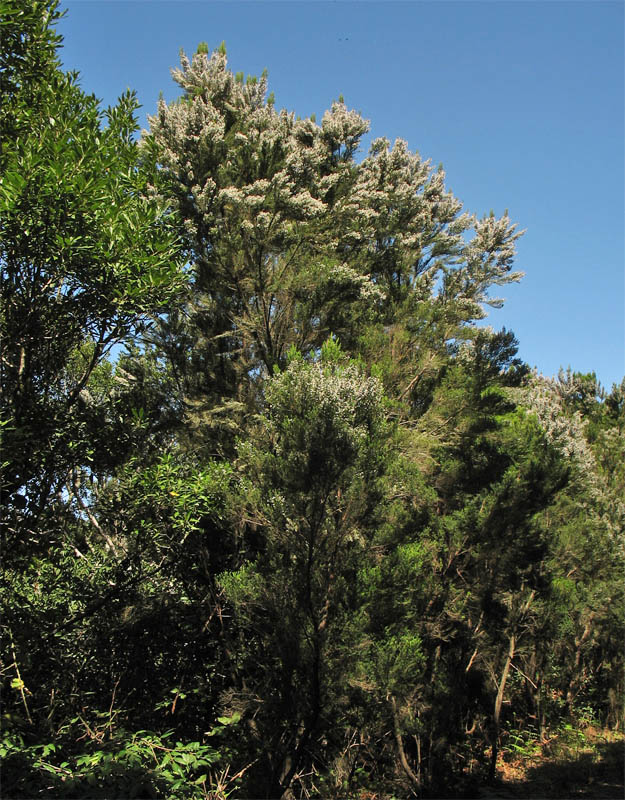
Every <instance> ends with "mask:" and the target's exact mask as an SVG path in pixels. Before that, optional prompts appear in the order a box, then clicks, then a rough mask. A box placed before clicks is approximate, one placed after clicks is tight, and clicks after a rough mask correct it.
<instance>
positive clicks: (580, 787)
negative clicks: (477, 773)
mask: <svg viewBox="0 0 625 800" xmlns="http://www.w3.org/2000/svg"><path fill="white" fill-rule="evenodd" d="M624 755H625V737H624V736H623V734H615V733H613V732H610V731H598V730H596V729H594V728H587V729H586V730H585V731H583V732H578V731H573V732H571V734H570V735H564V734H560V735H559V736H557V737H554V738H553V739H550V740H548V741H547V742H546V743H544V744H543V745H542V746H540V745H537V746H536V748H535V750H534V751H533V752H527V753H519V754H511V753H507V754H506V755H505V757H504V758H502V759H500V761H499V763H498V770H497V781H496V783H495V784H494V785H492V786H489V787H484V788H483V789H481V790H480V794H479V795H478V797H480V798H484V799H486V798H490V800H495V798H498V799H501V800H505V799H506V798H517V800H521V799H522V798H527V800H530V798H531V800H541V798H545V799H546V800H547V799H548V798H549V799H550V798H554V800H573V799H574V798H588V800H590V798H592V799H593V800H595V798H596V800H603V799H604V798H605V799H606V800H607V799H608V798H610V799H611V798H614V799H615V800H616V799H618V800H623V798H624V797H625V785H624V783H625V782H624V770H625V759H624Z"/></svg>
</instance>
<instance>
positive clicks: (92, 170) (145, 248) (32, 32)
mask: <svg viewBox="0 0 625 800" xmlns="http://www.w3.org/2000/svg"><path fill="white" fill-rule="evenodd" d="M2 12H3V14H2V17H3V21H2V34H3V38H2V69H3V72H2V76H3V77H2V81H3V84H2V91H3V104H2V113H1V116H0V125H1V135H2V141H3V147H2V156H1V160H0V163H1V166H2V180H1V183H0V265H1V267H2V318H1V320H0V326H1V330H0V336H1V341H2V353H1V359H2V383H3V392H2V425H3V433H4V441H3V454H4V458H5V463H4V468H3V477H2V493H3V494H2V496H3V500H4V501H5V502H11V503H16V502H17V503H19V504H21V505H23V504H25V503H27V504H28V508H29V512H30V513H31V514H32V515H34V516H35V517H36V515H37V514H38V513H39V512H40V511H41V510H42V508H43V506H44V504H45V503H46V501H47V500H48V499H49V497H50V496H51V495H52V494H54V493H58V492H59V491H60V489H61V487H62V486H63V484H64V482H65V479H66V476H67V472H68V470H69V469H70V468H71V467H72V466H73V465H75V464H81V465H87V464H88V463H89V460H90V453H89V441H88V440H89V434H88V433H87V434H85V435H81V429H82V432H83V433H84V426H85V425H87V427H88V422H89V412H88V409H87V408H86V406H88V405H89V401H88V396H87V395H86V394H85V390H86V388H87V385H88V382H89V379H90V377H91V376H92V374H93V372H94V369H95V368H96V367H97V365H98V364H99V363H100V362H101V361H102V359H103V358H104V357H105V355H106V354H107V353H108V352H110V350H111V348H112V347H113V346H114V345H116V344H118V343H119V342H121V341H123V340H124V339H125V338H127V337H128V336H130V335H132V334H133V333H134V332H135V331H136V330H137V328H138V326H139V325H140V324H141V322H142V320H144V319H146V318H147V316H149V315H152V314H154V313H156V312H157V311H158V309H159V308H160V307H162V306H163V304H165V303H166V302H167V301H169V300H171V298H172V297H173V296H175V294H176V292H177V290H178V288H179V287H180V285H181V281H182V273H181V261H180V256H179V248H178V245H177V241H176V234H175V231H174V229H173V228H172V225H171V220H170V215H169V213H168V212H167V211H165V209H164V208H163V207H162V206H161V205H159V204H158V203H157V202H155V201H154V200H153V199H148V198H147V197H146V189H147V183H148V180H149V179H150V175H151V168H150V165H149V164H148V163H147V162H145V160H140V158H139V152H138V147H137V144H136V142H135V141H134V134H135V132H136V130H137V124H136V119H135V116H134V112H135V110H136V108H137V101H136V98H135V96H134V95H133V94H132V93H130V92H129V93H127V94H125V95H124V96H122V97H121V98H120V101H119V103H118V105H117V106H115V107H113V108H109V109H107V111H106V112H102V111H101V110H100V108H99V105H98V101H97V100H96V98H95V97H93V96H89V95H87V94H85V93H84V92H83V91H82V90H81V89H80V87H79V85H78V77H77V75H76V74H72V73H69V74H66V73H64V72H63V71H61V69H60V68H59V62H58V60H57V58H56V54H55V48H56V47H57V46H58V44H59V41H60V40H59V37H58V36H56V35H55V34H54V32H53V27H52V26H53V24H54V22H55V21H56V20H57V19H58V18H59V16H60V14H59V12H58V3H57V2H55V1H54V0H52V1H51V2H39V1H38V0H33V2H31V3H27V4H24V3H17V2H13V1H12V0H7V1H6V2H3V5H2Z"/></svg>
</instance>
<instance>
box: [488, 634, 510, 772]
mask: <svg viewBox="0 0 625 800" xmlns="http://www.w3.org/2000/svg"><path fill="white" fill-rule="evenodd" d="M515 646H516V639H515V636H514V634H512V635H511V636H510V643H509V647H508V655H507V656H506V660H505V662H504V666H503V670H502V673H501V679H500V681H499V686H498V688H497V697H496V698H495V708H494V711H493V742H492V749H491V758H490V774H489V777H490V780H491V781H492V780H494V779H495V769H496V766H497V755H498V752H499V720H500V717H501V706H502V704H503V696H504V692H505V690H506V681H507V680H508V673H509V672H510V664H511V663H512V659H513V658H514V652H515Z"/></svg>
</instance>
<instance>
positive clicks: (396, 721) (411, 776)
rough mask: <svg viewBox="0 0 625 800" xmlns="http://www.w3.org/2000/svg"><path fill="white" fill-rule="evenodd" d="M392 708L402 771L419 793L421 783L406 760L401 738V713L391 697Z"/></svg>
mask: <svg viewBox="0 0 625 800" xmlns="http://www.w3.org/2000/svg"><path fill="white" fill-rule="evenodd" d="M391 708H392V710H393V731H394V733H395V742H396V744H397V751H398V753H399V761H400V763H401V766H402V769H403V770H404V772H405V773H406V776H407V777H408V779H409V781H410V783H411V784H412V785H413V786H414V788H415V789H416V790H417V792H420V791H421V781H420V780H419V778H418V777H417V776H416V775H415V774H414V772H413V771H412V769H411V767H410V764H409V763H408V759H407V758H406V751H405V750H404V743H403V741H402V738H401V727H400V725H399V713H398V711H397V701H396V700H395V697H394V696H393V695H391Z"/></svg>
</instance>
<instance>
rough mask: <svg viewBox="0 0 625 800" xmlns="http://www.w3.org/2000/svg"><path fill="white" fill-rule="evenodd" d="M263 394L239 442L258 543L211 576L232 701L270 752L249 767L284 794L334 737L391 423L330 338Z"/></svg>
mask: <svg viewBox="0 0 625 800" xmlns="http://www.w3.org/2000/svg"><path fill="white" fill-rule="evenodd" d="M266 394H267V405H266V410H265V413H264V414H263V416H262V417H261V419H260V420H259V423H258V426H257V428H256V430H254V431H253V432H251V436H250V439H249V440H248V441H247V442H245V443H244V444H242V445H241V447H240V450H239V464H240V469H241V471H242V480H243V484H242V492H243V496H244V497H245V498H246V500H245V503H244V505H243V509H242V514H243V519H244V520H245V521H246V524H247V527H248V534H247V535H248V537H249V538H250V540H251V541H252V542H254V549H255V551H256V555H255V557H254V558H253V559H252V558H250V560H249V561H247V563H245V564H243V565H242V567H241V568H240V569H239V570H238V571H236V572H229V573H226V574H224V575H222V576H221V578H220V581H221V584H222V585H223V587H224V589H225V593H226V597H227V598H228V600H229V602H230V603H231V604H232V606H233V608H234V611H235V614H236V619H237V623H238V624H237V627H238V628H239V629H240V631H241V635H242V637H243V638H242V639H241V640H240V643H239V644H238V646H237V647H236V651H237V652H236V659H237V667H238V669H239V670H240V671H241V684H240V686H239V687H237V689H235V692H234V693H233V694H232V696H231V700H230V702H231V703H232V704H233V705H232V709H233V710H237V711H239V712H245V713H246V714H247V715H248V718H249V719H250V720H253V722H251V723H250V732H251V735H252V736H253V737H254V740H255V741H256V742H257V744H256V746H257V747H261V748H262V749H263V750H264V752H265V753H266V756H265V758H264V759H263V761H265V760H266V761H268V762H269V764H268V765H267V764H262V765H261V766H262V770H259V771H257V773H256V775H257V783H256V791H258V790H259V788H260V786H261V785H263V784H265V785H264V789H265V791H266V792H267V793H268V794H267V796H269V797H275V796H287V794H288V793H289V791H290V788H291V785H292V783H293V781H294V779H295V776H296V774H298V773H299V772H301V771H302V770H303V768H304V767H306V766H308V767H310V766H311V765H315V764H316V763H317V762H318V759H319V758H320V757H321V756H322V753H323V751H324V749H325V751H326V756H325V757H328V753H331V752H332V750H333V745H334V743H335V739H336V738H337V733H338V732H337V731H336V730H335V727H336V723H337V720H336V716H335V715H336V714H337V713H339V714H340V706H341V701H340V696H341V693H342V692H343V691H344V682H345V674H346V672H347V671H348V669H349V666H350V662H351V660H352V657H351V655H350V645H351V646H353V642H350V640H349V630H350V625H349V618H350V615H352V614H354V613H357V606H355V605H354V603H355V600H356V595H355V594H354V591H353V588H354V579H355V576H356V573H357V569H358V565H359V564H360V563H362V561H363V560H366V559H367V558H369V557H370V542H371V535H372V534H371V531H372V526H374V524H375V519H376V514H377V512H376V505H377V504H378V503H379V501H380V499H381V498H380V495H379V484H380V478H381V475H382V474H383V472H384V469H385V458H386V457H385V455H384V447H385V445H386V444H387V443H388V441H389V438H388V437H389V433H390V430H389V429H388V426H387V425H386V423H385V421H384V415H383V402H382V401H383V398H382V394H381V391H380V386H379V383H378V382H377V380H375V379H373V378H366V377H364V376H363V375H362V374H361V373H360V370H359V369H358V368H357V367H356V365H354V364H350V363H349V362H348V360H347V359H346V358H345V357H344V356H342V355H341V353H340V349H339V348H338V346H337V345H336V344H335V343H334V342H333V341H332V340H328V342H327V343H326V345H324V347H323V348H322V354H321V361H320V362H319V363H312V364H311V363H307V362H306V361H304V360H303V359H302V357H301V356H298V355H294V356H293V360H292V362H291V364H290V365H289V367H288V368H287V369H286V371H284V372H283V373H281V374H278V375H276V376H275V377H274V378H273V379H272V380H271V381H270V382H269V383H268V385H267V390H266ZM235 630H236V628H235ZM234 649H235V648H234V646H233V650H234ZM324 737H325V738H326V739H329V740H330V742H331V744H328V742H327V741H326V744H325V746H324V745H323V744H322V743H321V740H322V739H323V738H324ZM267 766H269V769H268V770H267ZM263 772H264V775H263Z"/></svg>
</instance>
